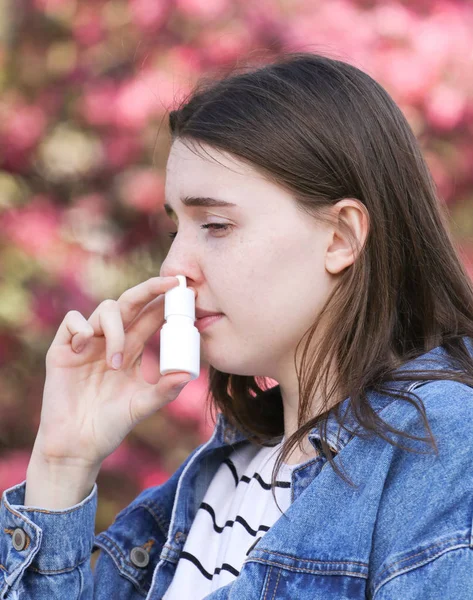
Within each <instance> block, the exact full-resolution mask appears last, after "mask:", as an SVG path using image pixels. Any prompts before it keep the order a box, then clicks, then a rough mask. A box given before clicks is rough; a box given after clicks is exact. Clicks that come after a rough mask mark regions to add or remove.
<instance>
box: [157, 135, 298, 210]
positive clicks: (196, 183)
mask: <svg viewBox="0 0 473 600" xmlns="http://www.w3.org/2000/svg"><path fill="white" fill-rule="evenodd" d="M165 197H166V204H168V205H171V206H172V208H173V209H174V210H175V211H176V212H179V211H180V210H181V209H182V208H183V200H184V199H186V198H189V197H190V198H199V199H201V198H214V199H215V198H217V199H219V200H223V201H226V202H231V203H233V204H235V205H236V208H233V209H232V210H234V211H238V210H241V211H243V212H245V213H246V212H250V213H251V214H252V215H255V216H256V217H265V216H267V215H269V214H270V213H273V214H278V213H279V214H284V213H283V212H282V211H284V212H286V213H287V211H295V210H296V205H295V203H294V201H293V198H292V197H291V195H290V194H289V192H287V191H286V190H284V189H283V188H282V187H280V186H279V185H277V184H276V183H274V182H272V181H270V179H269V178H268V177H266V176H265V175H264V174H263V173H262V172H260V171H258V170H257V168H254V167H253V166H252V165H250V164H248V163H246V162H244V161H243V160H239V159H238V157H236V156H234V155H232V154H230V153H227V152H223V151H220V150H218V149H216V148H213V147H212V146H209V145H207V144H202V145H194V144H192V142H191V141H188V140H186V142H185V143H184V142H183V141H181V140H179V139H177V140H175V141H174V142H173V144H172V146H171V149H170V152H169V156H168V161H167V165H166V181H165ZM196 205H197V204H188V206H196ZM184 210H186V209H184ZM167 212H168V213H169V212H170V211H169V210H168V211H167Z"/></svg>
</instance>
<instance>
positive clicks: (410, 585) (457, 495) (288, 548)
mask: <svg viewBox="0 0 473 600" xmlns="http://www.w3.org/2000/svg"><path fill="white" fill-rule="evenodd" d="M465 341H466V342H467V344H469V340H468V339H467V338H465ZM469 350H470V352H471V345H469ZM429 359H430V361H429ZM432 359H434V362H433V363H432ZM448 361H449V358H448V355H447V353H446V351H445V350H444V349H443V348H442V347H440V346H439V347H438V348H435V349H434V350H431V351H430V352H428V353H426V354H424V355H422V356H420V357H418V358H417V359H415V360H413V361H410V362H408V363H405V364H404V365H402V366H401V367H400V369H401V370H406V369H426V370H428V369H432V368H437V369H438V368H445V366H449V367H451V364H449V363H448ZM387 385H389V386H390V387H392V388H393V389H402V390H403V391H408V392H409V391H411V392H412V391H414V390H415V393H416V394H417V395H418V396H419V397H420V398H421V400H422V401H423V403H424V406H425V410H426V414H427V418H428V421H429V425H430V427H431V429H432V432H433V434H434V436H435V440H436V443H437V447H438V455H435V454H434V453H433V451H432V450H431V449H430V450H429V446H428V445H427V444H424V443H422V442H419V441H416V440H410V439H408V438H405V437H402V438H401V437H400V436H396V437H394V434H389V433H387V434H386V435H388V437H390V438H391V439H395V440H396V442H397V443H398V444H401V445H402V446H407V447H409V448H413V449H415V450H416V451H417V452H415V453H414V452H408V451H406V450H404V449H402V448H397V447H396V446H393V445H392V444H389V443H388V442H386V441H385V440H383V439H382V438H381V437H380V436H368V437H367V436H365V438H362V437H360V436H357V435H355V434H353V433H349V432H347V431H346V430H345V429H343V428H340V426H339V425H338V423H337V422H336V420H335V419H334V418H332V419H330V418H329V419H328V421H327V435H328V442H329V443H330V445H331V446H332V447H333V448H334V449H335V450H336V452H337V454H336V457H335V462H336V463H337V464H339V461H340V460H341V461H342V463H343V466H342V467H341V468H342V470H343V471H344V472H345V473H346V474H347V475H348V477H349V479H350V480H351V481H352V482H353V483H354V484H355V485H354V486H349V484H348V483H346V482H344V481H343V480H342V479H341V478H340V477H339V476H338V475H337V474H336V473H335V472H334V470H333V469H332V467H331V465H330V463H329V462H328V461H327V460H326V458H324V457H323V456H317V457H315V458H311V459H309V460H308V461H306V462H304V463H302V464H301V465H300V466H298V467H296V468H295V469H294V471H293V474H292V490H291V494H292V495H291V505H290V506H289V508H288V510H287V511H286V512H285V513H284V514H283V515H281V517H280V518H279V519H278V520H277V521H276V522H275V523H274V525H273V526H272V527H271V528H270V529H269V530H268V531H267V532H266V533H265V534H264V535H262V536H260V537H258V538H257V539H256V540H255V543H254V544H253V546H252V547H251V549H250V551H249V552H248V556H247V558H246V560H245V562H244V563H243V566H242V568H241V570H240V573H239V575H238V577H237V578H236V579H235V580H234V581H233V582H232V583H230V584H228V585H226V586H224V587H221V588H220V589H218V590H216V591H214V592H212V593H211V594H209V595H207V596H206V598H207V599H208V600H227V599H228V600H273V599H298V600H309V599H310V600H322V599H323V600H348V599H350V600H355V599H356V600H359V599H366V598H369V599H375V600H419V599H428V600H434V599H442V600H453V599H455V600H467V599H469V600H471V599H472V598H473V536H472V519H473V439H472V438H473V389H472V388H470V387H469V386H466V385H464V384H461V383H457V382H454V381H448V380H446V379H444V380H440V381H433V380H431V381H428V382H424V381H416V380H415V378H413V379H411V381H407V382H399V381H397V382H389V384H387ZM264 393H270V394H278V393H280V391H279V386H276V387H275V388H272V389H271V390H268V391H266V392H264ZM368 399H369V401H370V402H371V405H372V406H373V408H374V409H375V410H376V412H377V413H378V414H379V415H380V416H381V417H382V418H383V419H384V420H385V421H387V422H388V423H389V424H390V425H391V426H392V427H395V428H397V429H401V430H403V431H405V432H407V433H409V434H410V435H415V436H422V437H427V435H428V433H427V431H426V430H425V428H424V426H423V423H422V419H421V416H420V414H419V412H418V411H417V410H416V409H415V408H414V407H413V406H412V405H411V404H410V403H409V402H406V401H403V400H396V399H393V398H391V397H388V396H387V395H385V394H380V393H374V392H373V391H368ZM342 404H343V405H344V406H342V414H344V413H345V408H346V409H347V410H348V414H349V415H350V407H349V399H348V398H347V399H346V400H345V401H344V402H343V403H342ZM353 423H354V421H353V417H351V416H349V421H348V424H349V426H350V428H351V429H352V428H353ZM309 439H310V441H311V443H312V445H313V446H314V448H316V449H320V441H319V440H320V436H319V433H318V428H314V429H313V430H312V431H311V432H310V434H309ZM245 443H249V442H248V440H247V439H246V438H245V437H244V436H243V435H242V434H241V433H240V432H239V431H238V430H236V429H235V428H233V427H232V426H230V424H229V423H228V421H227V420H226V419H225V418H224V417H223V415H222V414H219V416H218V420H217V423H216V426H215V428H214V431H213V435H212V436H211V438H210V439H209V440H208V441H207V442H206V443H204V444H201V445H200V446H198V447H197V448H196V449H195V450H193V451H192V452H191V453H190V455H189V456H188V457H187V459H186V460H185V461H184V462H183V464H182V465H181V466H180V467H179V468H178V469H177V470H176V472H175V473H174V474H173V475H172V476H171V477H170V478H169V479H168V481H167V482H165V483H164V484H162V485H159V486H155V487H151V488H149V489H146V490H144V491H143V492H141V493H140V494H139V495H138V497H137V498H136V499H135V500H134V501H133V502H131V504H130V505H129V506H127V507H126V508H125V509H124V510H122V511H121V512H120V513H119V514H118V515H117V517H116V519H115V521H114V522H113V524H112V525H111V526H110V527H109V528H108V529H107V530H106V531H103V532H101V533H99V534H98V535H96V536H94V522H95V513H96V507H97V485H95V486H94V488H93V490H92V491H91V493H90V495H89V496H88V497H87V498H85V499H84V500H83V501H82V502H80V503H79V504H77V505H75V506H72V507H70V508H69V509H66V510H58V511H53V510H42V509H40V508H37V507H31V506H24V504H23V502H24V493H25V482H24V481H23V482H22V483H19V484H18V485H15V486H13V487H11V488H9V489H7V490H5V492H4V493H3V496H2V503H1V508H0V519H1V525H2V531H1V532H0V536H1V537H0V598H8V599H11V600H13V599H21V600H30V599H31V600H32V599H34V600H46V599H47V600H55V599H59V598H61V599H63V598H68V599H69V600H92V599H95V600H110V599H113V600H125V599H127V600H138V599H140V600H142V599H144V598H146V599H148V600H158V599H161V598H162V597H163V595H164V593H165V591H166V589H167V588H168V586H169V584H170V582H171V580H172V577H173V575H174V572H175V569H176V564H177V561H178V559H179V553H180V552H181V550H182V548H183V546H184V543H185V541H186V536H187V534H188V532H189V529H190V526H191V523H192V521H193V518H194V516H195V514H196V511H197V509H198V507H199V504H200V502H201V501H202V498H203V496H204V493H205V491H206V489H207V487H208V485H209V482H210V480H211V479H212V476H213V475H214V473H215V472H216V470H217V468H218V467H219V465H220V464H221V462H222V461H223V460H224V459H225V458H226V457H227V456H228V455H229V453H230V452H231V451H232V450H233V449H235V448H236V447H238V445H240V444H245ZM419 452H422V453H419ZM202 542H203V543H205V540H202ZM98 549H100V555H99V557H98V560H97V563H96V566H95V570H94V572H92V570H91V566H90V557H91V552H93V551H94V550H98ZM186 600H192V599H186Z"/></svg>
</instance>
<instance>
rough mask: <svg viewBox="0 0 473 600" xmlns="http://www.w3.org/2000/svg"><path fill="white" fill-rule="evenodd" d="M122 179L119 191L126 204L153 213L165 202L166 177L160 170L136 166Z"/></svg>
mask: <svg viewBox="0 0 473 600" xmlns="http://www.w3.org/2000/svg"><path fill="white" fill-rule="evenodd" d="M120 179H121V185H120V186H119V187H120V189H119V193H120V196H121V198H122V202H123V203H124V204H127V205H129V206H132V207H133V208H135V209H136V210H139V211H141V212H145V213H150V214H151V213H154V212H156V209H157V208H159V207H160V206H161V205H162V203H163V202H164V178H163V175H162V174H161V173H158V171H156V170H154V169H150V168H146V167H136V168H134V169H132V170H129V171H128V172H127V173H124V174H123V175H122V176H121V178H120Z"/></svg>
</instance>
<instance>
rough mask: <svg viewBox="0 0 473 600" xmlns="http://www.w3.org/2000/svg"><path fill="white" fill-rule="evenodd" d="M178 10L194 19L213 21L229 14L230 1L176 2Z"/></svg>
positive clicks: (178, 0)
mask: <svg viewBox="0 0 473 600" xmlns="http://www.w3.org/2000/svg"><path fill="white" fill-rule="evenodd" d="M175 6H176V8H177V9H178V10H179V11H180V12H182V13H183V14H184V15H186V16H187V17H189V18H192V19H199V20H202V21H204V20H205V21H211V20H213V19H220V18H222V17H224V16H225V15H227V14H229V11H230V2H229V0H205V2H203V0H175Z"/></svg>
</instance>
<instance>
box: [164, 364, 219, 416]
mask: <svg viewBox="0 0 473 600" xmlns="http://www.w3.org/2000/svg"><path fill="white" fill-rule="evenodd" d="M207 386H208V373H207V370H206V369H201V372H200V375H199V377H198V378H197V379H194V380H193V381H191V382H190V383H188V384H187V385H186V386H185V388H184V389H183V390H182V391H181V393H180V394H179V396H178V397H177V398H176V399H175V400H173V401H172V402H170V403H169V404H166V406H165V410H166V412H167V413H169V414H171V415H173V416H174V417H176V418H177V419H178V420H183V421H195V422H200V421H202V420H203V418H204V414H203V413H204V405H205V402H204V401H205V397H206V395H207V389H208V387H207Z"/></svg>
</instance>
